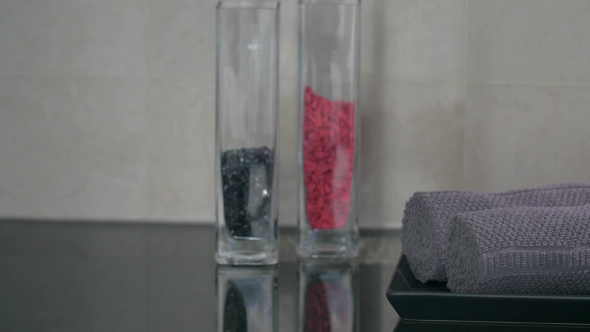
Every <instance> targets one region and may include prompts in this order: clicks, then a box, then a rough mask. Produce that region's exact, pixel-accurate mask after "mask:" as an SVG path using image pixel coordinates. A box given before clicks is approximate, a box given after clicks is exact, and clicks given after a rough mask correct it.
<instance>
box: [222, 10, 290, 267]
mask: <svg viewBox="0 0 590 332" xmlns="http://www.w3.org/2000/svg"><path fill="white" fill-rule="evenodd" d="M278 36H279V2H277V1H220V2H219V4H218V6H217V68H216V69H217V87H216V91H217V93H216V94H217V95H216V100H217V105H216V135H217V137H216V147H215V151H216V156H215V161H216V165H215V170H216V172H215V180H216V186H215V187H216V216H217V218H216V223H217V224H216V225H217V253H216V259H217V262H218V263H220V264H276V263H277V261H278V254H277V233H278V232H277V209H278V204H277V203H278V197H277V196H278V188H277V177H278V176H277V170H278V165H277V161H278V158H277V151H276V147H277V120H278V119H277V118H278V108H279V104H278V92H279V85H278V58H279V40H278Z"/></svg>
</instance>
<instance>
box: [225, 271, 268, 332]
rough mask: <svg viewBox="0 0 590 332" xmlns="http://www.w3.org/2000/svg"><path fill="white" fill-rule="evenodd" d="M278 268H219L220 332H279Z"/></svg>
mask: <svg viewBox="0 0 590 332" xmlns="http://www.w3.org/2000/svg"><path fill="white" fill-rule="evenodd" d="M277 275H278V270H277V267H276V266H268V267H230V266H218V267H217V279H216V285H217V289H216V294H215V295H216V300H217V307H216V308H217V310H216V313H217V317H216V328H215V331H217V332H252V331H257V332H275V331H278V314H277V313H278V309H277V308H278V293H277Z"/></svg>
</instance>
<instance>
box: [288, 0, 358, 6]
mask: <svg viewBox="0 0 590 332" xmlns="http://www.w3.org/2000/svg"><path fill="white" fill-rule="evenodd" d="M299 4H300V5H360V4H361V0H299Z"/></svg>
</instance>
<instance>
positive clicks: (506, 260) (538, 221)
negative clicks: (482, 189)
mask: <svg viewBox="0 0 590 332" xmlns="http://www.w3.org/2000/svg"><path fill="white" fill-rule="evenodd" d="M445 242H446V243H447V245H448V246H447V251H446V268H447V276H448V282H447V287H448V288H449V289H450V290H451V291H453V292H461V293H485V294H507V293H517V294H579V295H582V294H590V205H583V206H577V207H552V208H538V207H537V208H535V207H516V208H505V209H497V210H487V211H477V212H468V213H462V214H459V215H457V216H456V217H454V218H453V219H452V220H451V221H450V223H449V225H448V231H447V232H446V237H445Z"/></svg>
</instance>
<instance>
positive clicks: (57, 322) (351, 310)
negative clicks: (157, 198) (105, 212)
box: [0, 220, 586, 332]
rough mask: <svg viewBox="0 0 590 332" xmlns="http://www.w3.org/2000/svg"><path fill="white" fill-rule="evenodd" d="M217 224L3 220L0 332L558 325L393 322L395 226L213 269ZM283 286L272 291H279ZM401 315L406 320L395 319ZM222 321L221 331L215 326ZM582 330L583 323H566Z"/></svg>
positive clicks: (286, 234) (290, 244)
mask: <svg viewBox="0 0 590 332" xmlns="http://www.w3.org/2000/svg"><path fill="white" fill-rule="evenodd" d="M214 234H215V229H214V227H212V226H198V225H182V224H166V223H162V224H154V223H139V222H138V223H121V222H107V223H101V222H59V221H30V220H29V221H25V220H3V221H0V331H2V332H4V331H18V332H24V331H35V332H39V331H60V332H67V331H76V332H78V331H84V332H91V331H97V332H98V331H100V332H103V331H109V332H113V331H125V332H132V331H174V332H181V331H224V332H237V331H250V332H252V331H256V332H266V331H269V332H270V331H273V324H274V323H273V320H275V319H276V325H274V326H276V329H275V330H276V331H281V332H290V331H301V332H303V331H305V332H316V331H317V332H340V331H342V332H349V331H350V332H352V331H363V332H365V331H366V332H373V331H375V332H378V331H393V330H394V329H395V330H396V331H510V330H512V331H546V330H551V331H560V330H563V329H565V328H566V327H563V326H561V327H558V326H549V327H548V326H533V325H527V326H525V325H483V324H471V325H469V324H457V323H455V324H452V323H417V322H398V320H399V319H398V316H397V314H396V313H395V311H394V310H393V308H392V307H391V306H390V305H389V303H388V302H387V300H386V298H385V290H386V288H387V285H388V283H389V281H390V278H391V276H392V274H393V271H394V268H395V264H396V262H397V259H398V257H399V255H400V253H401V245H400V241H399V232H396V231H379V232H377V231H369V232H363V233H362V241H361V252H360V255H359V258H358V259H356V260H355V261H352V262H348V261H338V262H334V261H331V262H327V261H319V262H318V261H311V262H310V261H298V260H297V257H296V255H295V252H294V250H295V237H294V235H295V234H294V231H293V230H292V229H282V230H281V242H280V243H281V245H280V263H279V264H278V266H277V267H276V268H273V267H270V268H262V269H256V268H237V267H233V268H232V267H218V266H216V264H215V261H214V258H213V255H214V244H215V236H214ZM275 287H276V288H275ZM398 323H399V324H398ZM216 327H217V329H216ZM569 328H572V329H578V330H581V329H586V328H583V327H569Z"/></svg>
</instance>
